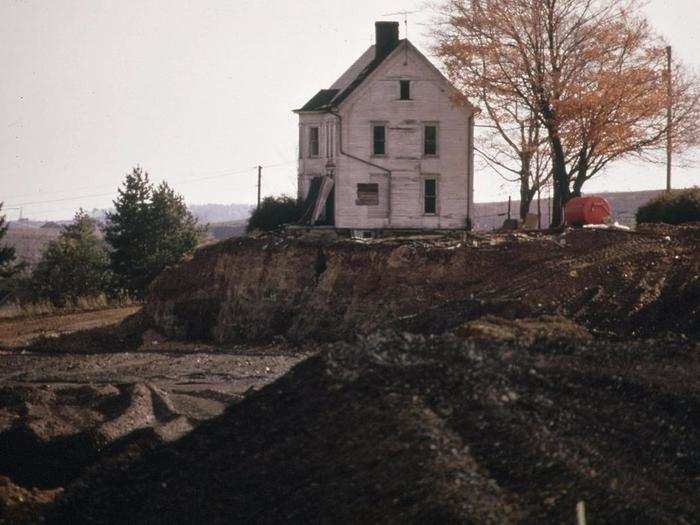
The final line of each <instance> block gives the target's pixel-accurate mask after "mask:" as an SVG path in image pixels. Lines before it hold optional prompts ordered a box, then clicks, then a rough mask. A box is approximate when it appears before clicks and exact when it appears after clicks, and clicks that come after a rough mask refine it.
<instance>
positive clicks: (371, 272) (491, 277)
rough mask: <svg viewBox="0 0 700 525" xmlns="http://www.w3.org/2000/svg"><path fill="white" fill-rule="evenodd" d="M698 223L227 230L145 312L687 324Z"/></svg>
mask: <svg viewBox="0 0 700 525" xmlns="http://www.w3.org/2000/svg"><path fill="white" fill-rule="evenodd" d="M699 231H700V230H698V228H694V227H688V228H670V227H663V228H656V229H654V230H647V231H643V232H621V231H599V230H574V231H568V232H566V233H565V234H563V235H543V234H539V235H530V236H527V235H523V234H515V235H503V236H494V235H491V236H487V237H476V236H474V237H468V238H467V239H466V240H449V239H443V240H440V241H436V240H433V241H420V240H394V241H392V240H385V241H381V242H374V243H358V242H349V241H338V242H330V243H329V242H322V241H311V240H295V239H289V238H281V237H274V236H268V237H264V238H260V239H249V238H244V239H233V240H230V241H226V242H223V243H220V244H217V245H215V246H212V247H209V248H205V249H202V250H199V251H198V252H197V253H196V254H195V255H194V257H193V258H192V259H191V260H189V261H187V262H185V263H183V264H181V265H179V266H176V267H174V268H170V269H168V270H166V271H165V272H164V273H163V274H162V275H161V276H160V277H159V278H158V279H157V280H156V282H155V283H154V285H153V287H152V291H151V294H150V297H149V299H148V304H147V306H146V307H145V312H146V314H147V315H148V316H149V317H150V318H151V319H152V321H153V323H154V324H155V326H156V327H157V328H158V329H159V330H161V331H163V332H164V333H166V334H168V335H169V336H172V337H178V338H195V339H200V338H211V339H213V340H215V341H220V342H223V341H239V340H255V339H265V338H269V337H270V336H273V335H285V336H287V337H289V338H291V339H296V340H305V339H307V338H310V337H311V338H314V339H316V340H325V341H329V340H338V339H349V338H352V337H353V336H354V335H356V334H367V333H371V332H373V331H375V330H376V329H378V328H381V327H385V326H387V325H390V324H392V323H397V322H403V323H404V325H405V326H403V327H402V328H403V329H409V330H415V331H419V332H423V333H435V332H436V331H441V330H448V329H451V328H454V327H455V326H456V325H459V324H461V323H462V322H464V321H465V320H469V319H475V318H478V317H479V316H481V315H484V314H485V313H492V314H497V315H500V316H503V317H511V318H518V317H525V316H532V315H540V314H559V315H563V316H565V317H568V318H570V319H572V320H575V321H576V322H578V323H579V324H583V325H585V326H586V327H588V328H589V329H592V330H594V331H602V332H609V334H610V335H627V336H629V335H655V334H656V333H660V332H665V331H672V332H676V333H678V332H682V333H686V334H688V335H698V334H699V333H700V321H699V320H698V319H699V318H700V306H699V304H700V277H699V276H700V243H699V242H698V240H699V234H698V232H699ZM425 316H428V317H431V316H432V318H434V319H435V323H433V324H426V321H425Z"/></svg>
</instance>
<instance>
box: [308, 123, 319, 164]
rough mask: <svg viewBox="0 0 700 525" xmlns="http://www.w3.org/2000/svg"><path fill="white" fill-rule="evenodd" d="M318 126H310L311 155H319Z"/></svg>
mask: <svg viewBox="0 0 700 525" xmlns="http://www.w3.org/2000/svg"><path fill="white" fill-rule="evenodd" d="M318 146H319V144H318V128H317V127H313V128H309V157H318Z"/></svg>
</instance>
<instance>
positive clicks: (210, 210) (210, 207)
mask: <svg viewBox="0 0 700 525" xmlns="http://www.w3.org/2000/svg"><path fill="white" fill-rule="evenodd" d="M254 208H255V206H253V205H252V204H188V205H187V209H188V210H190V212H191V213H192V215H194V216H195V217H196V218H197V220H198V221H199V222H200V223H202V224H207V223H212V224H213V223H223V222H231V221H244V220H247V219H248V217H250V214H251V213H252V211H253V209H254ZM108 211H114V210H113V209H110V210H104V209H97V208H95V209H93V210H92V211H91V212H90V216H91V217H92V218H93V219H97V220H98V221H100V222H103V223H104V222H105V221H106V219H107V212H108Z"/></svg>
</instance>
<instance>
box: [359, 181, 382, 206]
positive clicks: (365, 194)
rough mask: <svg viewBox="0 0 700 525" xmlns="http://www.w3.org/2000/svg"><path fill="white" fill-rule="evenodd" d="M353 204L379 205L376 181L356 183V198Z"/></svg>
mask: <svg viewBox="0 0 700 525" xmlns="http://www.w3.org/2000/svg"><path fill="white" fill-rule="evenodd" d="M355 204H357V205H358V206H378V205H379V184H377V183H369V184H368V183H364V184H363V183H360V184H358V185H357V200H356V201H355Z"/></svg>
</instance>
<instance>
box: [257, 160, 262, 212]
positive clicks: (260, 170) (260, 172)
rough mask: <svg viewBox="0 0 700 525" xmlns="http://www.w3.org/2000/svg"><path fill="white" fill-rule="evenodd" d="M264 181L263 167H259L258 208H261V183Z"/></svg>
mask: <svg viewBox="0 0 700 525" xmlns="http://www.w3.org/2000/svg"><path fill="white" fill-rule="evenodd" d="M261 179H262V166H258V208H259V207H260V181H261Z"/></svg>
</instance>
